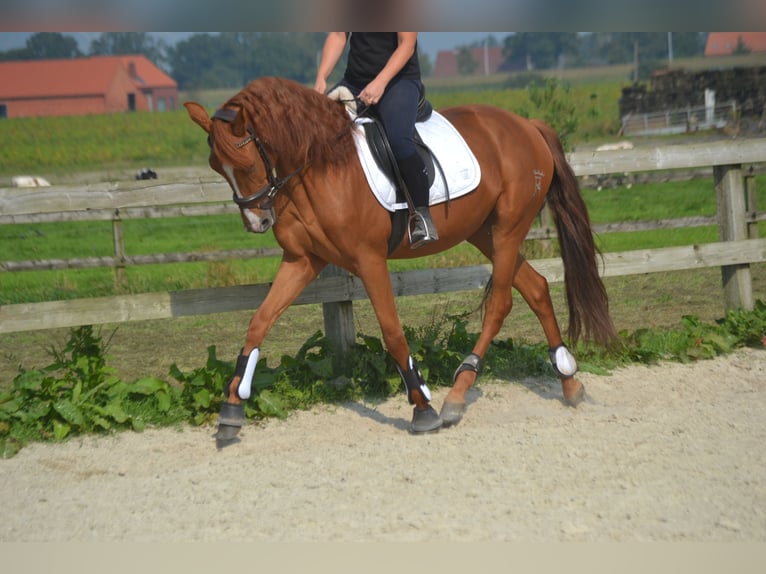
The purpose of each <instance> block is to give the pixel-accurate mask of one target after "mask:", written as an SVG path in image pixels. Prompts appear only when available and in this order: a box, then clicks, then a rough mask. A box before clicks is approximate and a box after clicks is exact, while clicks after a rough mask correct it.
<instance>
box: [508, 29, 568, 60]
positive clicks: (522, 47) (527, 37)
mask: <svg viewBox="0 0 766 574" xmlns="http://www.w3.org/2000/svg"><path fill="white" fill-rule="evenodd" d="M578 52H579V38H578V36H577V33H576V32H518V33H516V34H514V35H512V36H507V37H506V38H505V45H504V47H503V54H504V56H505V58H506V64H505V65H504V66H503V67H508V68H510V69H523V68H536V69H547V68H554V67H556V66H557V65H558V63H559V59H560V58H561V57H562V56H577V54H578Z"/></svg>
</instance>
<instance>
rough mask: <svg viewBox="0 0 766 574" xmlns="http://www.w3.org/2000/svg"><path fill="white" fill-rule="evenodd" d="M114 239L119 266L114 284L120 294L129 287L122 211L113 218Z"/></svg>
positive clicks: (116, 268) (117, 212) (115, 271)
mask: <svg viewBox="0 0 766 574" xmlns="http://www.w3.org/2000/svg"><path fill="white" fill-rule="evenodd" d="M112 239H113V243H114V256H115V257H116V258H117V264H116V265H115V267H114V283H115V287H116V289H117V291H118V292H121V291H124V290H125V289H126V287H127V285H128V281H127V277H126V275H125V240H124V239H123V236H122V218H121V217H120V210H119V209H115V210H114V217H113V218H112Z"/></svg>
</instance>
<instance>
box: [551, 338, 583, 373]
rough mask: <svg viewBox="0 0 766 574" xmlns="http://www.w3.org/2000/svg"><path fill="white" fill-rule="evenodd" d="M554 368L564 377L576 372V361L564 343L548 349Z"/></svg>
mask: <svg viewBox="0 0 766 574" xmlns="http://www.w3.org/2000/svg"><path fill="white" fill-rule="evenodd" d="M550 356H551V363H552V364H553V368H554V370H555V371H556V372H557V373H558V374H559V375H562V376H564V377H571V376H573V375H574V374H575V373H576V372H577V361H575V358H574V357H573V356H572V353H570V352H569V349H567V348H566V347H565V346H564V345H559V346H558V347H556V348H555V349H551V350H550Z"/></svg>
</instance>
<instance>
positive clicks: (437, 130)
mask: <svg viewBox="0 0 766 574" xmlns="http://www.w3.org/2000/svg"><path fill="white" fill-rule="evenodd" d="M370 121H372V120H370V119H369V118H356V120H355V122H356V123H357V126H356V127H355V128H354V130H353V134H354V141H355V142H356V149H357V152H358V154H359V161H360V162H361V163H362V168H363V169H364V173H365V175H366V176H367V182H368V183H369V184H370V188H371V189H372V192H373V193H374V194H375V197H376V198H377V199H378V201H379V202H380V204H381V205H382V206H383V207H384V208H386V209H387V210H388V211H396V210H398V209H406V208H407V204H406V203H396V189H395V188H394V185H393V183H391V180H389V179H388V177H386V175H385V174H384V173H383V172H382V171H381V170H380V168H379V167H378V164H377V163H376V162H375V158H374V157H373V156H372V152H371V151H370V146H368V145H367V137H366V136H365V133H364V128H363V127H362V126H361V125H360V124H362V123H365V122H370ZM416 127H417V130H418V133H419V134H420V137H421V138H422V139H423V143H425V144H426V145H427V146H428V147H429V148H430V149H431V151H432V152H433V153H434V155H435V156H436V158H437V160H438V161H439V164H441V167H442V169H443V170H444V178H445V179H446V182H447V187H448V188H449V189H448V190H447V189H445V188H444V181H443V180H442V175H441V173H440V171H439V168H438V166H434V167H435V168H436V173H435V177H434V183H433V185H432V186H431V195H430V198H431V199H430V202H429V204H430V205H435V204H437V203H442V202H444V201H446V200H447V191H449V198H450V199H456V198H458V197H460V196H461V195H465V194H466V193H468V192H470V191H473V190H474V189H476V186H477V185H479V181H480V179H481V168H480V167H479V162H478V161H476V157H475V156H474V155H473V152H472V151H471V149H470V148H469V147H468V145H467V144H466V143H465V140H464V139H463V136H461V135H460V134H459V133H458V131H457V130H456V129H455V128H454V126H453V125H452V124H451V123H449V122H448V121H447V119H446V118H445V117H444V116H442V115H441V114H439V113H438V112H437V111H435V110H434V111H433V113H432V114H431V117H430V118H429V119H428V121H425V122H420V123H418V124H416Z"/></svg>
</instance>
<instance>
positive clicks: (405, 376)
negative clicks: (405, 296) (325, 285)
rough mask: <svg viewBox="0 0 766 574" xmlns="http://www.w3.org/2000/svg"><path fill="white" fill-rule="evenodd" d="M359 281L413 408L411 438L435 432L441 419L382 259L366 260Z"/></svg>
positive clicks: (440, 424) (439, 425) (440, 423)
mask: <svg viewBox="0 0 766 574" xmlns="http://www.w3.org/2000/svg"><path fill="white" fill-rule="evenodd" d="M358 275H359V278H360V279H361V280H362V283H364V287H365V289H366V290H367V297H368V298H369V299H370V302H371V303H372V307H373V309H374V311H375V316H376V317H377V319H378V323H379V324H380V330H381V334H382V335H383V341H384V343H385V345H386V349H387V350H388V353H389V354H390V355H391V357H392V358H393V359H394V361H395V362H396V365H397V368H398V370H399V375H400V376H401V377H402V381H403V382H404V387H405V390H406V391H407V400H408V401H409V403H410V404H411V405H414V408H413V412H412V422H411V425H410V431H411V432H412V433H414V434H423V433H428V432H434V431H436V430H438V429H439V427H441V426H442V419H441V417H440V416H439V414H438V413H437V412H436V410H434V408H433V407H432V406H431V405H430V404H429V403H430V402H431V391H430V390H429V389H428V386H427V385H426V382H425V379H424V378H423V374H422V373H421V371H420V368H419V367H418V364H417V361H415V359H414V358H413V357H412V355H411V354H410V347H409V344H408V343H407V339H406V337H405V336H404V330H403V329H402V324H401V321H400V319H399V315H398V313H397V311H396V302H395V300H394V290H393V287H392V286H391V276H390V275H389V273H388V267H387V265H386V261H385V259H383V260H381V261H376V262H372V261H371V259H368V260H366V261H365V262H364V265H363V268H361V269H360V271H359V273H358Z"/></svg>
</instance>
